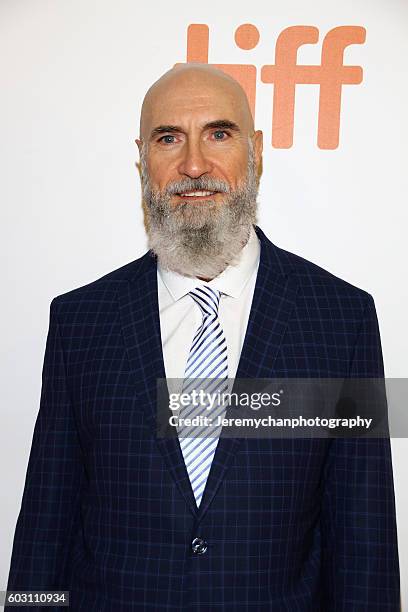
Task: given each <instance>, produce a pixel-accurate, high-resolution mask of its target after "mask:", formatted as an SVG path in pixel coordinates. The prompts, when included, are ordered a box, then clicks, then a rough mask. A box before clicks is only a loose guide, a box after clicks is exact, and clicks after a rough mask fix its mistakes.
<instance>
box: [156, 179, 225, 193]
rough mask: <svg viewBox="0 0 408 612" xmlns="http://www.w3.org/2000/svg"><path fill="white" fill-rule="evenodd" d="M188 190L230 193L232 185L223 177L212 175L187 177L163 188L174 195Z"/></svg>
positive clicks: (165, 191) (164, 191)
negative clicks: (218, 177)
mask: <svg viewBox="0 0 408 612" xmlns="http://www.w3.org/2000/svg"><path fill="white" fill-rule="evenodd" d="M186 191H219V192H221V193H229V191H230V186H229V185H228V183H226V182H225V181H222V180H221V179H217V178H212V177H210V176H200V177H199V178H196V179H192V178H185V179H183V180H182V181H176V182H174V183H170V184H169V185H167V187H166V188H165V189H164V190H163V193H164V194H166V195H174V194H179V193H185V192H186Z"/></svg>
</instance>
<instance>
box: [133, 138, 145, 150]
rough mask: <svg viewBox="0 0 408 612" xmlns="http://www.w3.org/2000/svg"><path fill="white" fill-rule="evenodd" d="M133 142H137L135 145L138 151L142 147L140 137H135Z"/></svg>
mask: <svg viewBox="0 0 408 612" xmlns="http://www.w3.org/2000/svg"><path fill="white" fill-rule="evenodd" d="M135 143H136V144H137V147H138V149H139V153H140V149H141V148H142V144H143V143H142V141H141V140H140V138H136V139H135Z"/></svg>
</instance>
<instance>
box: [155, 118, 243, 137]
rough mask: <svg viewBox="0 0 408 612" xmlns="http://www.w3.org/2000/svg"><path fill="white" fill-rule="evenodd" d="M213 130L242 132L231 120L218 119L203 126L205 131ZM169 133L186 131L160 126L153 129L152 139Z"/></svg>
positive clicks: (171, 126) (174, 127) (175, 127)
mask: <svg viewBox="0 0 408 612" xmlns="http://www.w3.org/2000/svg"><path fill="white" fill-rule="evenodd" d="M211 129H223V130H232V131H234V132H240V131H241V130H240V128H239V126H238V125H237V124H236V123H234V122H233V121H230V120H229V119H216V120H215V121H209V122H208V123H206V124H205V125H204V126H203V130H211ZM169 132H170V133H172V132H182V133H184V130H183V128H182V127H180V126H179V125H158V126H157V127H155V128H153V130H152V131H151V133H150V138H151V139H153V138H154V137H155V136H158V135H159V134H163V133H166V134H167V133H169Z"/></svg>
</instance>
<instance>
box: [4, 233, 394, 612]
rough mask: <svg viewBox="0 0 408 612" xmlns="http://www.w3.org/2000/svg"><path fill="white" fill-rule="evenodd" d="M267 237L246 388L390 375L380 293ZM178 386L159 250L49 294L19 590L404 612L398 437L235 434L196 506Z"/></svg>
mask: <svg viewBox="0 0 408 612" xmlns="http://www.w3.org/2000/svg"><path fill="white" fill-rule="evenodd" d="M256 231H257V234H258V237H259V239H260V241H261V259H260V266H259V272H258V277H257V282H256V288H255V293H254V298H253V304H252V309H251V314H250V319H249V323H248V329H247V334H246V337H245V342H244V346H243V350H242V354H241V360H240V363H239V368H238V372H237V377H240V378H254V377H257V378H269V377H347V376H352V377H377V376H382V375H383V363H382V354H381V345H380V337H379V331H378V324H377V317H376V312H375V306H374V302H373V299H372V297H371V295H370V294H368V293H366V292H365V291H363V290H361V289H358V288H356V287H354V286H352V285H350V284H348V283H347V282H345V281H343V280H341V279H339V278H337V277H335V276H333V275H332V274H330V273H328V272H326V271H325V270H323V269H321V268H320V267H318V266H316V265H314V264H312V263H311V262H308V261H306V260H305V259H302V258H301V257H298V256H296V255H294V254H291V253H289V252H287V251H284V250H282V249H280V248H278V247H277V246H275V245H274V244H272V243H271V242H270V241H269V240H268V239H267V238H266V236H265V235H264V234H263V232H262V231H261V230H260V229H259V228H256ZM164 376H165V372H164V365H163V356H162V350H161V338H160V321H159V314H158V301H157V281H156V261H155V259H154V258H153V257H152V255H151V254H150V253H147V254H146V255H144V256H143V257H141V258H140V259H138V260H136V261H133V262H131V263H129V264H127V265H125V266H123V267H122V268H120V269H118V270H115V271H113V272H111V273H110V274H107V275H106V276H104V277H103V278H100V279H98V280H97V281H95V282H92V283H90V284H88V285H86V286H84V287H81V288H79V289H75V290H73V291H70V292H69V293H66V294H64V295H60V296H58V297H56V298H54V299H53V300H52V302H51V307H50V326H49V332H48V337H47V345H46V351H45V359H44V368H43V380H42V392H41V402H40V410H39V413H38V417H37V421H36V425H35V430H34V436H33V441H32V448H31V453H30V458H29V464H28V469H27V476H26V482H25V488H24V494H23V499H22V505H21V510H20V513H19V516H18V520H17V525H16V531H15V537H14V544H13V552H12V559H11V568H10V574H9V581H8V589H9V590H13V589H14V590H17V589H24V590H29V589H30V590H34V589H35V590H41V589H43V590H52V589H66V590H69V591H70V594H71V608H70V609H71V610H74V611H75V612H102V611H103V612H120V611H122V610H123V611H128V610H129V611H131V610H134V611H139V610H169V611H170V610H174V611H177V612H180V611H181V610H186V611H190V610H191V611H194V612H198V611H200V612H204V611H205V612H207V611H231V612H232V611H249V610H251V611H264V610H265V611H276V612H306V611H307V612H319V611H321V612H340V611H342V612H363V611H367V612H368V611H369V612H376V611H378V612H397V610H399V568H398V552H397V539H396V524H395V508H394V490H393V477H392V464H391V455H390V444H389V440H387V439H374V438H371V439H367V438H358V439H357V438H354V439H299V438H298V439H273V440H266V439H238V438H221V439H220V442H219V445H218V447H217V450H216V454H215V458H214V461H213V464H212V467H211V472H210V475H209V480H208V482H207V487H206V490H205V493H204V497H203V500H202V503H201V506H200V508H199V510H197V508H196V506H195V503H194V497H193V493H192V489H191V485H190V481H189V478H188V474H187V471H186V468H185V465H184V461H183V457H182V454H181V451H180V446H179V444H178V440H177V438H167V439H165V438H161V439H157V438H156V435H155V432H156V419H155V416H156V404H155V389H156V379H157V378H158V377H164ZM195 537H200V538H203V539H205V541H206V542H207V545H208V548H207V551H206V552H205V553H204V554H200V555H198V554H194V553H193V552H192V548H191V542H192V540H193V539H194V538H195ZM21 609H22V608H21ZM24 609H25V608H24ZM61 609H63V608H61Z"/></svg>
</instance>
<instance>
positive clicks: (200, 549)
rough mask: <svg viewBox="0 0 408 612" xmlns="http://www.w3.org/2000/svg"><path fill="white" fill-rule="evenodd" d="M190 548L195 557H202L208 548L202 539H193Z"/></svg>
mask: <svg viewBox="0 0 408 612" xmlns="http://www.w3.org/2000/svg"><path fill="white" fill-rule="evenodd" d="M191 548H192V551H193V553H195V554H196V555H203V554H204V553H205V551H206V550H207V548H208V546H207V542H206V541H205V540H203V539H202V538H194V540H193V541H192V542H191Z"/></svg>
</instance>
